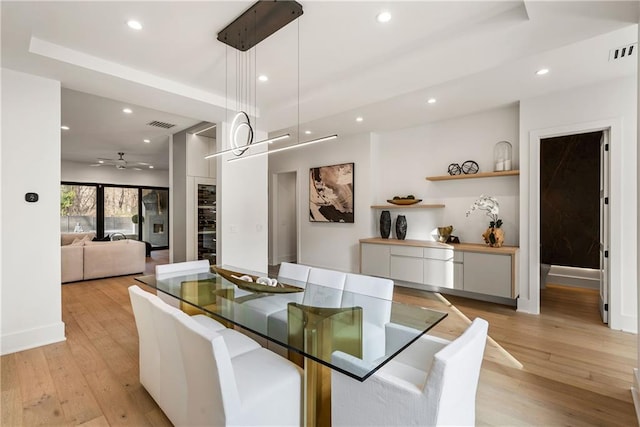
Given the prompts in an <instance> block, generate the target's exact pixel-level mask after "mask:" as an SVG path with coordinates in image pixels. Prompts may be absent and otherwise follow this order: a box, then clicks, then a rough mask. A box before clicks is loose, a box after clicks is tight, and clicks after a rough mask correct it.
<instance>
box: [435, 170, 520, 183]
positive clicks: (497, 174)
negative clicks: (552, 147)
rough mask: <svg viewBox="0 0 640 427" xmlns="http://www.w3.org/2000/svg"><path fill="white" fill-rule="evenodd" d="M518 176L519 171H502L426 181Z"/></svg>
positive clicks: (442, 176) (448, 176)
mask: <svg viewBox="0 0 640 427" xmlns="http://www.w3.org/2000/svg"><path fill="white" fill-rule="evenodd" d="M515 175H520V171H519V170H512V171H502V172H480V173H473V174H466V175H465V174H463V175H440V176H428V177H427V181H448V180H452V179H472V178H493V177H496V176H515Z"/></svg>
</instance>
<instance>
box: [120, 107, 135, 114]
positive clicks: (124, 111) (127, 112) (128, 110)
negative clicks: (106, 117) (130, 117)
mask: <svg viewBox="0 0 640 427" xmlns="http://www.w3.org/2000/svg"><path fill="white" fill-rule="evenodd" d="M122 112H123V113H125V114H131V113H133V110H131V108H123V109H122Z"/></svg>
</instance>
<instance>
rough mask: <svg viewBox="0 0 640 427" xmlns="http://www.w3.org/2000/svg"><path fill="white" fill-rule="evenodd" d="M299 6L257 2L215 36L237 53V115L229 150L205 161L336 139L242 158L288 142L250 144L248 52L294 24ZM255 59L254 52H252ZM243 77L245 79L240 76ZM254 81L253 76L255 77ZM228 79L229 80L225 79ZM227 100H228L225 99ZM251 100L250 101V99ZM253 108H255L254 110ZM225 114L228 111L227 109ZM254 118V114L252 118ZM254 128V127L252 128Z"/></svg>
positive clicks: (252, 69)
mask: <svg viewBox="0 0 640 427" xmlns="http://www.w3.org/2000/svg"><path fill="white" fill-rule="evenodd" d="M303 13H304V12H303V10H302V5H301V4H300V3H298V2H296V1H278V0H258V1H257V2H256V3H254V4H253V5H252V6H251V7H250V8H249V9H247V10H245V11H244V12H243V13H242V14H241V15H240V16H239V17H237V18H236V19H235V20H234V21H233V22H231V23H230V24H229V25H227V26H226V27H225V28H224V29H223V30H222V31H220V32H219V33H218V40H219V41H220V42H222V43H224V44H226V45H228V46H230V47H232V48H234V49H236V52H240V53H236V72H237V74H238V76H237V81H236V87H235V91H236V113H235V115H234V117H233V120H232V121H231V125H230V129H229V146H230V147H231V148H229V149H226V150H222V151H218V152H216V153H212V154H208V155H206V156H205V157H204V158H205V159H212V158H215V157H218V156H221V155H223V154H227V153H233V154H234V155H235V156H236V157H235V158H232V159H229V160H228V161H233V160H241V159H245V158H251V157H255V156H261V155H265V154H267V155H268V154H270V153H277V152H280V151H284V150H289V149H293V148H299V147H304V146H307V145H311V144H315V143H318V142H323V141H328V140H331V139H336V138H337V137H338V135H331V136H327V137H323V138H318V139H314V140H312V141H306V142H303V143H299V144H292V145H290V146H285V147H281V148H277V149H274V150H269V149H267V150H265V151H262V152H260V153H255V154H250V155H246V156H244V153H245V152H246V151H247V150H248V149H249V148H251V147H258V146H261V145H264V144H270V143H272V142H276V141H281V140H283V139H288V138H289V137H290V136H291V135H290V134H289V133H287V134H283V135H280V136H276V137H273V138H269V139H265V140H263V141H259V142H253V136H254V130H253V126H252V123H251V118H250V116H249V114H248V113H247V111H249V110H248V109H247V107H248V106H251V104H252V102H251V101H254V102H253V103H254V104H255V88H254V91H253V93H252V88H251V84H252V83H251V82H253V81H255V78H253V79H252V78H251V76H249V74H250V73H251V72H254V73H255V69H256V64H255V60H254V62H253V63H252V62H251V56H250V54H249V53H248V52H247V51H249V50H250V49H252V48H254V47H255V46H256V45H257V44H258V43H260V42H261V41H263V40H264V39H266V38H267V37H269V36H271V35H272V34H273V33H275V32H277V31H279V30H280V29H281V28H283V27H284V26H286V25H287V24H289V23H291V22H293V21H295V20H296V19H298V18H299V17H300V16H302V14H303ZM299 33H300V29H299V26H298V139H300V138H299V137H300V136H299V133H300V112H299V109H300V77H299V74H300V40H299ZM254 56H255V49H254ZM240 73H244V74H245V75H242V76H241V75H240ZM254 77H255V76H254ZM227 79H228V77H227ZM227 98H228V97H227ZM251 98H253V99H251ZM253 107H254V108H255V107H256V106H255V105H254V106H253ZM227 110H228V109H227ZM253 116H254V118H255V117H256V115H255V111H254V114H253ZM254 126H255V124H254Z"/></svg>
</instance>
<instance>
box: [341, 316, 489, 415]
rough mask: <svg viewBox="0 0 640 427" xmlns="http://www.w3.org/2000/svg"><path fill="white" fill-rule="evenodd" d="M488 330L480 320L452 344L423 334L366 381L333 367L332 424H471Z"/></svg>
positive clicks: (475, 321) (347, 358)
mask: <svg viewBox="0 0 640 427" xmlns="http://www.w3.org/2000/svg"><path fill="white" fill-rule="evenodd" d="M487 329H488V323H487V322H486V320H483V319H480V318H477V319H475V320H474V321H473V323H472V324H471V326H469V328H467V330H466V331H465V332H464V333H463V334H462V335H461V336H460V337H459V338H457V339H456V340H454V341H453V342H449V341H446V340H443V339H440V338H437V337H431V336H429V335H425V336H423V337H421V338H419V339H418V340H417V341H416V342H414V343H413V344H411V345H410V346H409V347H407V348H406V349H405V350H404V351H402V352H401V353H400V354H398V355H397V356H396V357H395V358H394V359H392V360H391V361H390V362H388V363H387V364H386V365H385V366H383V367H382V368H381V369H380V370H379V371H377V372H376V373H374V374H373V375H372V376H371V377H369V378H368V379H366V380H365V381H364V382H360V381H357V380H354V379H353V378H350V377H348V376H346V375H344V374H341V373H339V372H336V371H332V372H331V407H332V408H331V410H332V414H331V419H332V425H333V426H336V427H337V426H350V427H353V426H381V425H384V426H410V425H415V426H452V425H454V426H473V425H474V424H475V405H476V403H475V400H476V391H477V387H478V379H479V376H480V366H481V364H482V357H483V354H484V347H485V342H486V339H487ZM336 357H340V358H343V357H345V358H346V360H349V358H352V356H350V355H346V356H345V355H344V354H343V356H340V353H339V352H336V353H335V354H334V358H336ZM355 361H356V362H357V360H355ZM372 402H375V404H372Z"/></svg>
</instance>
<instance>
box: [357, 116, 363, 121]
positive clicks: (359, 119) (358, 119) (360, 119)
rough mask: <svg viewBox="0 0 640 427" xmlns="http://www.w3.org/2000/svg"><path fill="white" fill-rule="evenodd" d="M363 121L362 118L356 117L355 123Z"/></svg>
mask: <svg viewBox="0 0 640 427" xmlns="http://www.w3.org/2000/svg"><path fill="white" fill-rule="evenodd" d="M363 120H364V119H363V118H362V117H356V122H361V121H363Z"/></svg>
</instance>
